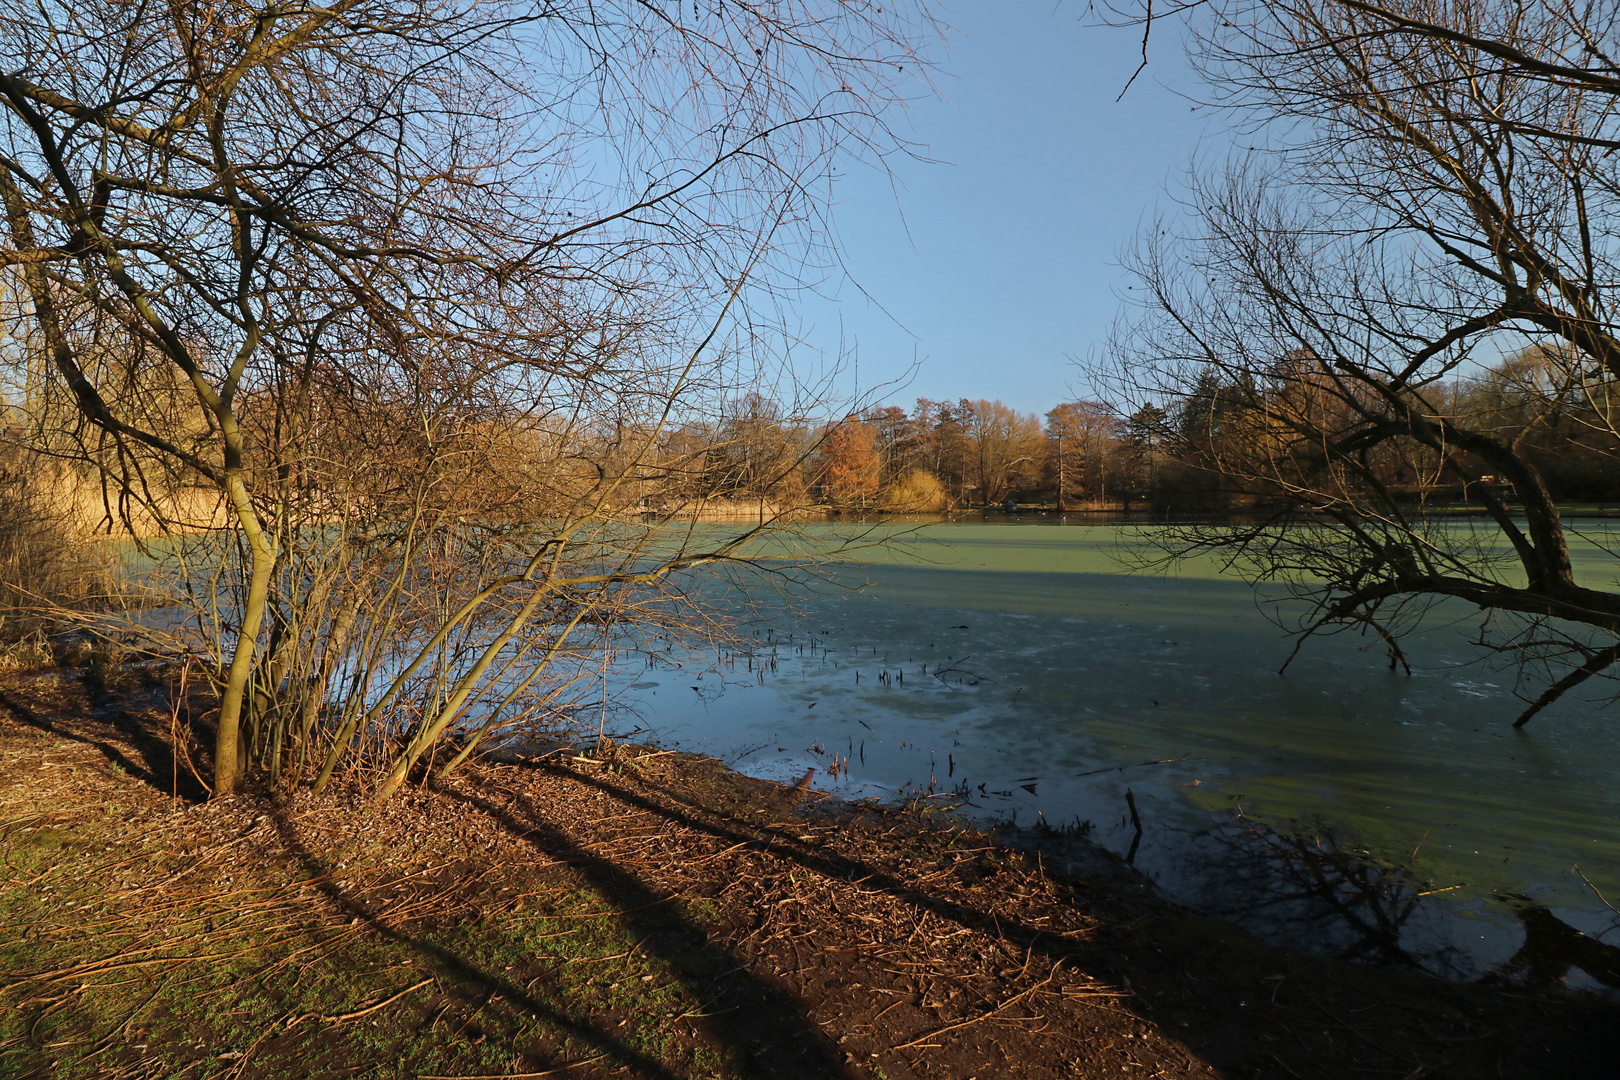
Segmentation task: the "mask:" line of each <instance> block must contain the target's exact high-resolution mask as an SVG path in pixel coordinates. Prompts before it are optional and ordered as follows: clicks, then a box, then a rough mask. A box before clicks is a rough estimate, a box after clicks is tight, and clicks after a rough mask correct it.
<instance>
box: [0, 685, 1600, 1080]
mask: <svg viewBox="0 0 1620 1080" xmlns="http://www.w3.org/2000/svg"><path fill="white" fill-rule="evenodd" d="M0 691H3V692H0V852H3V854H4V859H5V866H6V868H7V869H6V880H5V893H4V901H3V903H4V907H3V910H0V914H3V917H4V923H3V924H0V976H3V982H4V989H3V990H0V1015H9V1016H10V1019H9V1020H3V1021H0V1077H21V1076H29V1075H39V1076H53V1077H56V1076H60V1077H67V1076H107V1077H115V1076H116V1077H134V1078H140V1077H153V1078H155V1077H159V1076H229V1077H232V1078H238V1077H243V1078H245V1077H280V1076H283V1075H286V1076H368V1075H377V1076H419V1077H424V1078H426V1077H448V1076H455V1077H461V1076H467V1077H471V1076H490V1077H493V1076H511V1077H519V1076H522V1077H538V1076H556V1077H597V1076H621V1075H632V1076H645V1077H657V1078H673V1077H699V1076H716V1077H728V1078H730V1077H750V1078H752V1077H786V1078H801V1077H802V1078H810V1077H816V1078H820V1077H840V1078H852V1080H853V1078H867V1077H872V1078H878V1080H902V1078H928V1080H934V1078H947V1077H948V1078H953V1080H966V1078H970V1077H976V1078H978V1080H990V1078H992V1077H1013V1076H1017V1077H1042V1078H1044V1077H1074V1078H1092V1077H1099V1078H1100V1077H1143V1078H1146V1077H1176V1078H1182V1077H1188V1078H1200V1080H1203V1078H1211V1077H1224V1078H1236V1077H1245V1078H1249V1077H1256V1078H1258V1077H1276V1078H1286V1077H1323V1078H1358V1077H1400V1078H1406V1080H1419V1078H1424V1077H1456V1078H1469V1080H1472V1078H1483V1077H1509V1078H1525V1080H1528V1078H1535V1077H1549V1078H1550V1077H1558V1078H1560V1080H1565V1078H1572V1077H1606V1076H1615V1075H1620V1009H1617V1007H1616V1005H1615V1004H1614V1003H1613V1002H1610V1001H1607V1000H1602V999H1598V998H1594V997H1588V996H1584V995H1577V994H1571V993H1564V992H1532V991H1530V990H1526V989H1515V988H1505V987H1485V986H1472V985H1458V984H1453V983H1446V982H1442V981H1438V980H1435V979H1431V978H1427V977H1424V976H1421V975H1415V974H1409V973H1401V972H1392V971H1386V970H1379V969H1374V968H1370V967H1363V966H1355V965H1350V964H1345V963H1340V962H1334V961H1329V960H1322V959H1317V958H1313V957H1309V956H1305V955H1302V954H1299V953H1295V952H1290V951H1287V950H1284V949H1278V948H1273V947H1269V946H1266V945H1263V944H1261V943H1259V942H1257V941H1255V940H1254V939H1253V938H1251V937H1249V936H1247V935H1245V934H1243V933H1241V932H1239V931H1238V930H1236V929H1234V928H1233V927H1231V926H1228V925H1225V924H1222V923H1218V922H1213V921H1210V920H1207V919H1202V918H1198V917H1196V916H1193V915H1190V914H1188V913H1186V912H1184V911H1181V910H1179V909H1177V908H1175V907H1174V906H1172V905H1170V904H1168V903H1165V902H1163V901H1161V900H1158V899H1155V898H1154V897H1153V896H1151V895H1146V894H1144V893H1142V892H1141V891H1140V890H1133V889H1129V888H1125V887H1123V886H1122V885H1121V884H1120V883H1119V882H1118V881H1117V880H1112V879H1108V880H1098V879H1094V880H1085V879H1082V878H1079V877H1073V876H1063V875H1059V874H1057V873H1055V872H1053V873H1049V872H1048V871H1047V868H1046V866H1045V865H1044V861H1043V860H1042V859H1041V858H1040V856H1039V855H1036V856H1034V857H1031V856H1030V855H1028V854H1027V853H1024V852H1019V851H1013V850H1010V849H1008V848H1006V847H1005V846H1002V845H1000V844H998V843H997V842H996V841H995V839H994V838H993V837H992V836H990V835H987V834H986V833H984V832H982V831H980V830H978V829H976V828H974V827H971V826H969V825H966V824H965V823H963V822H961V821H958V820H954V819H953V818H952V817H951V816H950V815H949V814H943V813H935V812H928V811H926V810H924V809H920V808H918V807H911V808H906V809H898V810H896V809H880V808H877V807H874V806H869V805H849V804H845V803H841V802H838V801H836V800H831V799H828V798H825V797H823V796H820V795H817V794H816V793H814V792H810V793H808V794H805V795H803V796H801V795H799V794H798V793H795V792H792V791H790V790H788V789H785V788H783V787H781V786H778V785H774V784H769V783H765V782H761V781H755V780H750V779H748V778H745V777H742V776H739V775H737V774H734V773H732V772H729V771H728V770H726V769H725V768H724V767H722V766H721V765H720V764H719V763H718V762H715V761H713V760H710V759H704V758H697V757H691V756H685V755H680V754H673V753H667V752H650V751H646V750H642V749H634V748H624V747H620V748H615V749H612V750H610V751H607V752H604V753H602V754H600V755H592V756H584V755H580V756H570V757H567V758H566V759H564V758H561V757H554V758H552V759H550V760H548V761H546V762H544V763H536V764H518V765H494V764H485V765H481V766H478V767H477V768H475V769H471V770H469V771H467V772H466V773H465V774H463V775H461V776H460V777H459V778H458V779H456V780H454V781H452V782H450V783H447V784H445V785H442V786H440V787H438V788H436V789H426V788H413V789H407V790H406V791H405V792H403V793H402V794H401V795H400V796H399V797H397V798H396V799H394V800H392V801H391V802H389V803H387V804H384V805H383V806H380V807H379V806H377V805H375V804H373V803H372V802H370V801H369V800H367V799H364V798H361V797H359V796H358V795H357V794H355V793H353V792H351V793H349V794H346V795H339V796H333V797H329V798H323V799H314V798H311V797H310V796H309V795H308V794H307V793H299V794H296V795H293V796H290V797H271V796H269V795H265V794H258V795H243V796H236V797H232V798H228V799H221V800H215V801H213V802H196V801H189V800H188V799H187V797H186V796H187V792H188V783H187V769H186V765H185V764H184V762H178V763H177V762H174V761H173V760H172V759H171V757H170V755H169V745H170V743H169V732H170V730H171V728H172V727H173V726H174V723H175V718H174V716H173V715H172V714H171V712H170V710H169V704H170V702H169V698H168V696H167V691H166V689H165V688H164V687H163V686H162V685H161V684H160V683H158V682H156V681H153V680H147V681H145V682H143V681H142V680H141V678H140V677H139V676H137V675H130V676H129V677H127V678H126V679H124V680H123V681H122V682H121V683H120V684H119V685H114V686H109V685H106V684H105V683H102V682H100V681H98V680H96V679H93V678H85V677H82V676H72V675H70V674H66V673H64V674H59V675H53V676H49V677H46V678H43V679H34V680H29V679H20V680H13V681H12V682H11V683H10V684H8V685H7V686H5V687H3V688H0ZM189 790H190V791H191V793H192V794H193V795H195V794H197V793H198V791H197V788H196V784H195V782H191V783H190V786H189Z"/></svg>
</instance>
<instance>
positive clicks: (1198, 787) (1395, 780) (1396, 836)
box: [620, 523, 1620, 986]
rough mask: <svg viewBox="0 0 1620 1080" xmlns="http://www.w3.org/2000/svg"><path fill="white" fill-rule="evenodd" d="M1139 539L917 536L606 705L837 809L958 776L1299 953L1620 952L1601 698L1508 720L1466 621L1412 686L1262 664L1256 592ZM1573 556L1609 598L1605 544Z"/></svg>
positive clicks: (1463, 971) (1426, 648) (1274, 656)
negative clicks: (1168, 566)
mask: <svg viewBox="0 0 1620 1080" xmlns="http://www.w3.org/2000/svg"><path fill="white" fill-rule="evenodd" d="M1133 542H1134V541H1133V532H1132V531H1131V530H1129V529H1123V528H1119V527H1113V526H1104V525H1090V526H1076V525H1073V524H1070V525H1066V526H1060V525H1057V524H1048V525H1040V524H1015V523H1006V524H982V525H977V524H975V525H969V524H951V525H940V526H934V527H930V528H929V529H927V530H925V531H924V533H923V534H922V539H921V542H917V543H911V544H908V545H906V546H905V547H904V548H902V549H900V550H895V551H890V552H886V553H883V554H882V555H881V556H880V559H879V561H874V562H872V563H870V564H865V565H850V566H848V567H844V568H842V569H840V571H839V572H838V582H839V585H841V586H844V587H843V588H824V589H820V590H818V591H817V592H816V593H815V594H813V595H812V596H810V597H809V598H808V599H806V600H805V601H804V602H803V603H802V604H800V605H799V610H798V611H797V612H796V613H794V614H792V615H789V614H787V613H782V614H780V615H777V616H775V617H772V618H770V619H768V620H767V621H766V622H763V623H761V624H760V625H759V627H758V629H757V633H755V634H753V635H752V636H753V642H752V645H751V647H750V648H748V649H747V650H743V651H739V653H738V654H737V655H736V656H735V657H732V658H730V660H729V661H728V662H727V663H725V664H722V665H721V666H720V668H719V669H718V670H717V669H715V668H714V667H712V666H711V667H708V668H707V670H705V669H704V667H702V666H697V665H693V664H687V665H681V666H678V667H672V666H669V665H668V664H667V663H666V662H663V661H660V660H653V661H652V662H651V663H649V664H646V665H639V664H638V665H636V666H633V667H626V668H625V669H624V670H622V671H621V673H620V675H621V681H620V686H621V699H622V700H623V701H624V702H625V703H626V704H627V705H629V706H630V707H632V708H633V709H634V710H635V716H636V719H637V722H639V724H640V725H641V726H642V727H643V728H644V729H646V730H647V731H648V732H650V734H651V736H652V737H653V739H654V740H655V741H657V742H659V743H660V744H661V745H664V746H668V747H680V748H682V749H689V750H694V751H699V752H703V753H708V754H713V755H715V756H717V757H721V758H723V759H725V760H727V761H728V762H731V763H733V764H734V765H736V766H737V767H738V768H740V769H742V770H743V771H745V772H749V773H752V774H754V775H758V776H765V777H770V778H775V779H790V778H794V777H797V776H799V775H802V774H803V772H804V770H805V769H806V768H808V767H810V766H815V767H816V768H817V770H818V775H817V777H816V786H817V787H819V788H822V789H823V790H828V791H832V792H835V793H838V794H841V795H844V796H845V797H849V798H857V797H862V796H869V795H876V796H879V797H895V796H898V795H901V794H906V793H909V794H924V795H927V794H933V793H940V792H945V791H951V790H954V791H957V792H959V793H960V794H961V795H962V796H964V798H965V805H964V806H963V808H962V810H961V811H959V812H962V813H969V814H976V815H979V816H980V817H981V818H985V819H1005V820H1013V821H1015V822H1016V823H1017V824H1019V825H1023V826H1029V825H1033V824H1036V823H1037V822H1039V821H1044V822H1046V823H1049V824H1051V825H1054V826H1065V825H1073V824H1075V823H1077V822H1089V823H1090V829H1089V836H1090V838H1091V839H1092V840H1093V841H1095V842H1096V843H1098V844H1101V845H1103V846H1105V847H1107V848H1109V849H1112V850H1114V851H1116V852H1118V853H1119V854H1121V855H1126V854H1131V853H1132V849H1133V847H1134V849H1135V850H1134V865H1135V866H1136V868H1137V869H1138V870H1140V871H1142V872H1143V873H1144V874H1146V875H1147V876H1149V877H1150V878H1152V879H1153V880H1154V881H1155V882H1156V883H1157V885H1158V886H1159V887H1160V888H1161V889H1162V890H1163V891H1164V892H1165V893H1166V894H1167V895H1168V896H1170V897H1171V898H1172V899H1175V900H1176V901H1178V902H1181V903H1184V904H1186V905H1188V906H1190V907H1193V908H1195V909H1198V910H1202V911H1205V912H1209V913H1211V914H1216V915H1220V916H1222V917H1225V918H1229V919H1232V920H1233V921H1236V922H1238V923H1240V924H1242V925H1244V926H1246V927H1248V928H1249V929H1251V930H1253V931H1255V932H1256V933H1258V934H1260V935H1261V936H1262V937H1265V938H1268V939H1270V940H1273V941H1278V942H1282V943H1286V944H1290V945H1293V946H1296V947H1302V948H1307V949H1310V950H1312V951H1317V952H1322V953H1327V954H1338V955H1348V956H1354V957H1358V958H1362V959H1367V960H1372V961H1384V962H1392V963H1400V964H1407V963H1410V964H1415V965H1418V966H1421V967H1424V968H1427V969H1429V970H1432V971H1436V972H1439V973H1443V974H1449V975H1452V976H1455V977H1464V978H1468V977H1477V976H1480V975H1483V974H1488V973H1491V972H1493V971H1494V972H1497V973H1509V974H1511V973H1512V972H1513V971H1515V970H1517V969H1518V968H1520V967H1523V966H1525V965H1526V964H1528V963H1530V962H1531V961H1532V960H1533V959H1536V957H1533V956H1531V955H1530V954H1532V953H1536V954H1537V955H1538V956H1539V957H1540V959H1539V962H1540V963H1541V964H1542V968H1541V970H1546V964H1547V963H1549V962H1550V963H1553V964H1554V965H1555V966H1556V965H1557V964H1558V963H1559V958H1558V957H1557V956H1556V955H1555V956H1553V958H1552V959H1551V960H1550V961H1549V960H1548V959H1547V957H1546V956H1545V955H1542V954H1545V952H1546V950H1547V949H1552V950H1554V952H1556V951H1557V950H1558V949H1560V948H1566V947H1567V945H1568V942H1567V940H1566V938H1567V935H1565V934H1564V931H1563V929H1562V926H1568V927H1575V928H1578V929H1579V930H1581V931H1583V932H1585V933H1586V934H1588V935H1591V936H1593V937H1596V938H1598V939H1599V941H1602V942H1609V943H1620V930H1615V931H1614V932H1613V933H1611V932H1610V931H1611V930H1612V929H1613V928H1614V927H1615V926H1616V913H1615V912H1614V911H1613V910H1611V909H1609V908H1608V907H1606V906H1605V903H1604V901H1603V900H1602V898H1601V896H1600V895H1599V894H1600V893H1601V895H1602V896H1606V897H1608V898H1610V899H1611V900H1612V899H1616V898H1620V782H1617V781H1620V734H1617V732H1616V727H1615V723H1616V719H1617V718H1620V710H1616V709H1613V708H1606V707H1600V704H1601V702H1600V701H1599V699H1597V698H1595V697H1593V696H1588V697H1586V698H1583V699H1570V700H1566V701H1564V702H1562V703H1560V704H1559V705H1557V706H1555V707H1553V708H1552V709H1549V710H1548V711H1546V712H1544V713H1543V714H1541V715H1540V716H1538V717H1537V718H1536V719H1535V720H1534V721H1533V722H1532V723H1531V725H1530V726H1529V727H1528V728H1526V729H1525V730H1523V731H1514V730H1513V729H1512V727H1511V724H1512V721H1513V719H1514V717H1515V716H1516V715H1517V714H1518V712H1519V711H1520V710H1521V709H1522V708H1523V705H1522V703H1521V702H1520V701H1519V700H1518V699H1517V698H1516V697H1515V696H1514V694H1513V679H1512V674H1511V673H1510V672H1503V671H1494V670H1492V669H1490V668H1488V667H1484V666H1481V665H1480V664H1479V663H1478V660H1479V654H1478V652H1477V651H1476V650H1473V649H1471V648H1469V647H1468V645H1467V635H1468V633H1469V632H1470V631H1471V630H1472V629H1473V623H1472V622H1470V621H1469V619H1468V616H1469V615H1470V614H1471V611H1459V612H1458V613H1457V614H1458V616H1459V618H1458V621H1457V623H1456V624H1454V625H1437V626H1435V627H1434V628H1432V629H1430V630H1427V631H1425V632H1424V633H1423V634H1422V635H1421V637H1419V638H1417V639H1415V640H1414V641H1413V642H1412V643H1411V647H1410V649H1409V653H1410V656H1411V659H1412V661H1413V665H1414V673H1413V674H1412V675H1411V676H1407V675H1405V674H1392V673H1391V672H1390V671H1389V668H1388V663H1387V658H1386V655H1385V653H1384V650H1383V648H1382V647H1381V646H1380V645H1379V644H1378V643H1377V642H1376V641H1370V640H1368V639H1364V638H1360V637H1353V636H1349V635H1343V636H1339V637H1334V638H1324V639H1321V640H1317V641H1313V642H1312V643H1310V644H1308V645H1307V646H1306V647H1305V649H1304V651H1303V652H1302V653H1301V654H1300V656H1299V657H1298V658H1297V659H1296V660H1295V661H1294V663H1293V665H1292V666H1291V667H1290V668H1289V669H1288V672H1287V674H1285V675H1279V674H1278V673H1277V669H1278V668H1279V666H1280V665H1281V664H1282V662H1283V660H1284V659H1285V658H1286V656H1287V655H1288V651H1289V649H1290V648H1291V640H1290V639H1289V638H1288V637H1287V635H1286V634H1285V633H1284V632H1283V631H1282V630H1281V629H1280V628H1279V627H1278V626H1277V625H1276V624H1275V623H1273V622H1272V621H1269V620H1268V618H1267V616H1266V613H1265V610H1264V605H1263V604H1262V603H1261V602H1260V601H1261V600H1262V599H1263V597H1262V596H1261V595H1259V594H1257V593H1256V591H1255V589H1253V588H1251V587H1250V586H1249V585H1247V584H1245V583H1243V582H1241V581H1238V580H1235V579H1231V578H1226V577H1222V576H1221V575H1220V574H1218V573H1217V572H1216V571H1215V570H1214V569H1213V568H1212V567H1206V566H1199V565H1192V566H1187V567H1183V568H1182V570H1181V573H1180V574H1179V575H1178V576H1175V577H1163V576H1146V575H1128V574H1126V573H1124V572H1123V570H1122V569H1121V567H1120V565H1119V563H1118V562H1117V561H1116V560H1115V558H1114V556H1116V555H1117V554H1118V553H1119V551H1120V546H1121V545H1122V544H1123V545H1127V546H1128V545H1130V544H1131V543H1133ZM1578 555H1579V556H1580V559H1581V566H1580V572H1581V573H1582V574H1583V575H1585V577H1586V579H1587V580H1589V581H1591V582H1593V583H1594V584H1596V583H1604V584H1609V583H1611V582H1612V579H1613V574H1614V563H1613V561H1612V560H1610V559H1608V558H1607V557H1606V556H1603V554H1602V552H1601V551H1600V550H1599V549H1597V548H1596V547H1583V548H1582V549H1581V550H1580V551H1579V552H1578ZM856 587H859V591H855V590H856ZM1475 621H1477V617H1475ZM671 658H673V654H672V656H671ZM846 758H847V762H846V761H845V759H846ZM835 761H838V762H840V763H841V764H840V766H839V771H838V772H837V773H836V774H832V773H831V769H832V767H833V765H834V762H835ZM1127 789H1129V790H1130V791H1131V793H1132V795H1133V796H1134V799H1135V803H1136V808H1137V811H1138V813H1139V816H1140V820H1141V822H1142V826H1143V831H1142V835H1141V837H1140V840H1139V841H1137V839H1136V830H1135V829H1134V827H1133V826H1132V823H1131V821H1130V817H1129V813H1130V812H1129V809H1128V807H1127V804H1126V791H1127ZM941 801H942V802H944V801H946V800H941ZM1548 916H1551V917H1552V919H1553V920H1555V921H1549V920H1548ZM1561 924H1562V926H1561ZM1549 928H1550V929H1549ZM1527 934H1528V937H1527ZM1560 942H1563V944H1560ZM1617 955H1620V954H1617ZM1570 962H1571V963H1572V964H1575V965H1576V966H1573V967H1571V968H1570V983H1571V984H1572V985H1584V986H1597V985H1599V984H1598V983H1597V982H1595V981H1594V980H1593V979H1591V978H1590V977H1589V976H1587V975H1586V974H1585V973H1584V972H1583V971H1582V970H1581V969H1580V967H1579V966H1578V958H1577V959H1576V960H1573V961H1570Z"/></svg>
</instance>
